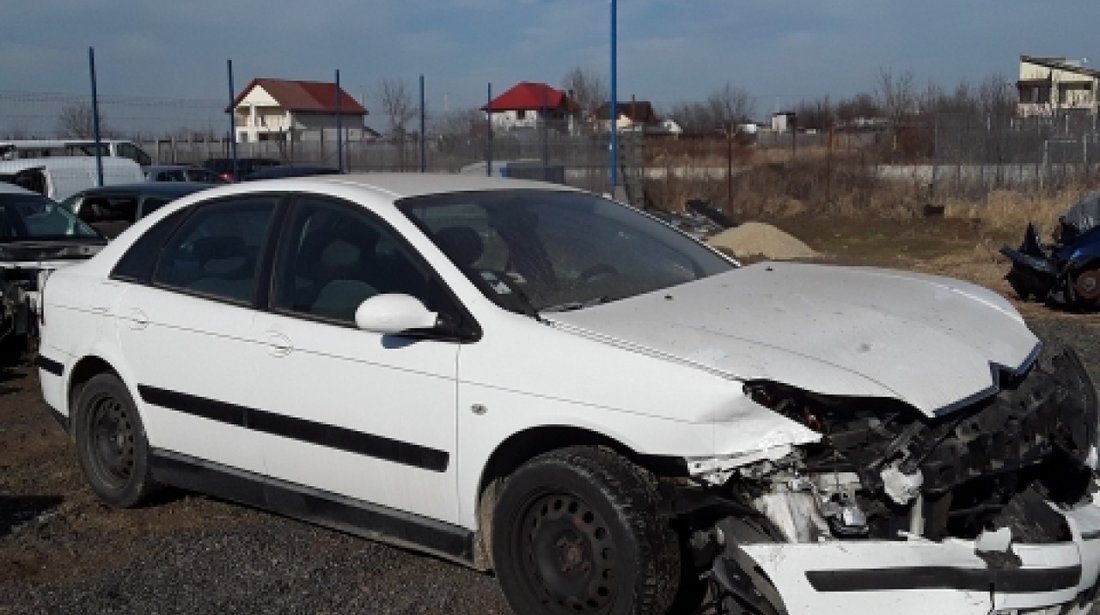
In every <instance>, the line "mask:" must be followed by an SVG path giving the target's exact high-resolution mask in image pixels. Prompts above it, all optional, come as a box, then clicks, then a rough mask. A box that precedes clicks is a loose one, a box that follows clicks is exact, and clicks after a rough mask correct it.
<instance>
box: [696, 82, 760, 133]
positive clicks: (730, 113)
mask: <svg viewBox="0 0 1100 615" xmlns="http://www.w3.org/2000/svg"><path fill="white" fill-rule="evenodd" d="M707 105H708V106H709V107H710V110H711V114H712V115H713V118H714V121H715V123H716V124H717V125H718V126H719V127H720V128H721V129H722V130H723V131H728V132H731V133H732V132H734V131H735V129H736V126H737V124H744V123H746V122H749V121H750V120H751V118H752V114H753V107H755V105H756V103H755V102H754V101H753V99H752V96H750V95H749V93H748V92H746V91H745V90H743V89H741V88H736V87H733V86H732V85H730V84H729V83H726V85H724V86H722V87H721V88H719V89H717V90H715V91H714V92H713V93H711V95H710V96H708V97H707Z"/></svg>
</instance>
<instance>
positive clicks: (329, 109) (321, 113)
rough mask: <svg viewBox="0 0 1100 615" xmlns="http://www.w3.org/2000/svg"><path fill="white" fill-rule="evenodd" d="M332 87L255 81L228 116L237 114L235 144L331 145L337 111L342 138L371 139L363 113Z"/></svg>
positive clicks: (238, 98) (285, 81) (332, 84)
mask: <svg viewBox="0 0 1100 615" xmlns="http://www.w3.org/2000/svg"><path fill="white" fill-rule="evenodd" d="M336 96H337V91H336V84H334V83H324V82H318V81H291V80H287V79H267V78H259V79H253V80H252V81H251V82H250V83H249V84H248V85H247V86H245V88H244V89H243V90H241V92H240V94H238V95H237V97H236V99H234V101H233V106H232V107H231V108H230V109H227V111H231V112H232V113H234V114H235V117H234V120H235V122H236V132H237V134H236V137H237V142H238V143H250V142H256V141H335V140H336V126H337V108H339V120H340V121H339V124H340V127H341V128H342V129H343V132H344V137H345V138H346V139H348V140H351V141H357V140H360V139H365V138H370V137H371V133H370V132H368V131H367V130H365V129H364V126H363V119H364V117H365V116H366V115H367V110H366V108H364V107H363V105H361V104H359V102H358V101H356V100H355V99H354V98H352V97H351V96H350V95H348V93H347V92H346V91H344V90H343V89H342V88H341V89H340V93H339V96H340V99H339V103H337V98H336Z"/></svg>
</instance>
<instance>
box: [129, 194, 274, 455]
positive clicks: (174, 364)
mask: <svg viewBox="0 0 1100 615" xmlns="http://www.w3.org/2000/svg"><path fill="white" fill-rule="evenodd" d="M278 202H279V199H278V197H277V196H262V197H237V198H227V199H221V200H217V201H213V202H208V203H204V204H201V205H199V206H198V207H197V209H196V210H194V211H193V212H190V213H188V212H177V213H175V214H173V215H172V216H169V217H168V218H166V219H165V220H162V221H161V222H160V223H159V224H158V225H157V226H156V227H154V228H153V229H150V231H148V232H146V233H145V235H143V236H142V238H141V240H139V241H138V242H136V243H135V244H134V245H133V246H131V248H130V251H129V252H127V254H126V255H124V256H123V258H122V259H120V261H119V264H118V265H117V266H116V268H115V272H114V273H113V274H112V277H113V278H114V279H115V281H116V283H118V284H121V285H122V286H124V287H125V290H124V292H123V294H122V297H121V299H120V301H119V303H118V306H119V307H118V312H117V314H118V318H117V321H116V323H117V332H118V338H119V343H120V345H121V347H122V350H123V356H125V358H126V361H127V368H128V369H129V370H130V372H131V373H132V376H131V378H132V379H133V380H134V381H135V382H136V384H137V387H138V392H139V396H140V399H139V400H138V401H139V403H140V404H141V406H142V409H143V416H144V417H145V423H146V428H147V430H148V432H149V439H150V442H151V444H152V446H153V447H154V448H156V449H158V450H160V451H161V452H165V453H168V454H175V455H181V456H183V458H184V460H185V461H190V462H195V463H200V464H213V465H214V467H217V468H222V469H224V468H226V467H228V468H234V469H240V470H246V471H249V472H254V473H257V474H262V473H263V472H264V465H263V456H262V454H261V452H260V446H259V441H258V436H257V435H256V432H254V431H252V430H250V429H248V428H247V427H246V424H245V423H246V421H245V416H244V413H243V411H242V410H241V408H242V407H245V406H248V405H249V404H251V403H252V394H253V391H254V388H255V387H256V386H257V385H259V384H262V382H263V377H262V375H261V374H260V373H259V372H258V370H259V369H260V366H258V365H257V364H256V361H255V360H254V357H255V354H256V344H255V343H254V342H252V341H250V340H249V338H248V335H249V333H250V332H251V331H252V327H253V320H254V318H255V315H256V311H255V309H254V307H253V305H254V302H255V300H256V296H257V293H259V292H260V291H261V290H262V289H263V288H265V287H266V284H261V283H260V280H261V279H266V278H264V272H263V268H262V266H261V264H262V262H263V255H264V253H265V250H266V248H267V246H268V243H269V241H270V237H269V236H270V235H272V234H273V232H272V231H273V227H274V226H275V222H274V220H275V213H276V210H277V206H278ZM181 217H183V218H184V219H183V220H182V221H179V219H180V218H181ZM176 222H179V226H178V227H176V226H175V223H176Z"/></svg>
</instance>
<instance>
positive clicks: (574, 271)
mask: <svg viewBox="0 0 1100 615" xmlns="http://www.w3.org/2000/svg"><path fill="white" fill-rule="evenodd" d="M398 207H399V208H400V209H401V210H402V211H403V212H404V213H405V214H406V215H407V216H409V217H410V218H411V219H412V220H413V221H414V222H415V223H416V224H417V225H418V226H420V228H421V229H423V230H424V232H425V233H426V234H427V235H428V236H429V237H430V238H431V239H432V240H433V241H434V242H435V243H436V245H437V246H439V248H440V249H441V250H442V251H443V252H444V253H445V254H446V255H447V256H448V257H449V258H450V259H451V260H452V261H453V262H454V263H455V264H456V265H457V266H458V267H459V269H461V270H462V271H463V272H464V273H465V274H466V276H467V277H468V278H469V279H470V280H471V281H472V282H473V283H474V284H475V285H477V286H478V287H479V288H480V289H481V290H482V292H483V293H484V294H485V295H486V296H487V297H489V298H490V299H492V300H493V301H495V302H496V303H497V304H498V305H500V306H502V307H504V308H505V309H509V310H513V311H519V312H530V311H531V310H534V311H554V310H562V309H577V308H581V307H585V306H587V305H594V304H597V303H605V302H608V301H614V300H617V299H622V298H625V297H631V296H634V295H639V294H642V293H646V292H651V291H654V290H658V289H662V288H668V287H671V286H675V285H677V284H682V283H685V282H690V281H692V280H696V279H699V278H703V277H707V276H710V275H714V274H716V273H720V272H722V271H727V270H729V269H732V268H733V267H734V265H733V263H731V262H730V261H728V260H726V259H724V258H723V257H721V256H719V255H718V254H715V253H714V252H713V251H711V250H710V249H708V248H706V247H705V246H702V245H700V244H698V243H697V242H695V241H694V240H692V239H690V238H688V237H686V236H684V235H682V234H680V233H679V232H677V231H675V230H673V229H672V228H669V227H668V226H666V225H664V224H662V223H661V222H658V221H656V220H654V219H652V218H650V217H648V216H646V215H644V214H642V213H640V212H638V211H636V210H634V209H631V208H629V207H626V206H623V205H620V204H618V203H615V202H613V201H609V200H607V199H603V198H600V197H597V196H594V195H591V194H587V193H582V192H566V191H555V190H500V191H487V192H463V193H453V194H439V195H432V196H425V197H416V198H410V199H405V200H403V201H401V202H400V203H399V204H398Z"/></svg>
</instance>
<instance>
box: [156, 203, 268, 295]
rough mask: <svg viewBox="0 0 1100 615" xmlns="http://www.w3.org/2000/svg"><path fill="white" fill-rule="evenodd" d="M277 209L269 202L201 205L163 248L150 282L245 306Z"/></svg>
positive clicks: (251, 291)
mask: <svg viewBox="0 0 1100 615" xmlns="http://www.w3.org/2000/svg"><path fill="white" fill-rule="evenodd" d="M277 204H278V200H277V199H276V198H273V197H253V198H241V199H226V200H223V201H217V202H214V203H208V204H205V205H203V206H202V207H201V208H200V209H199V210H197V211H196V212H195V213H193V214H192V215H191V216H190V217H188V219H187V220H186V221H185V222H184V223H183V225H182V226H180V228H179V230H177V231H176V232H175V233H174V234H173V235H172V238H171V239H169V240H168V242H167V243H166V244H165V245H164V248H163V249H162V250H161V253H160V260H159V261H158V262H157V267H156V271H155V272H154V273H153V282H154V283H155V284H158V285H163V286H168V287H172V288H178V289H180V290H185V291H190V292H193V293H196V294H200V295H204V296H208V297H212V298H216V299H223V300H227V301H231V302H234V303H250V302H251V301H252V299H253V297H254V295H255V293H256V287H257V272H258V271H259V266H258V263H259V260H260V255H261V254H262V252H263V246H264V242H265V241H266V239H267V235H268V229H269V227H270V226H271V220H272V217H273V216H274V213H275V208H276V206H277Z"/></svg>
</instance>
